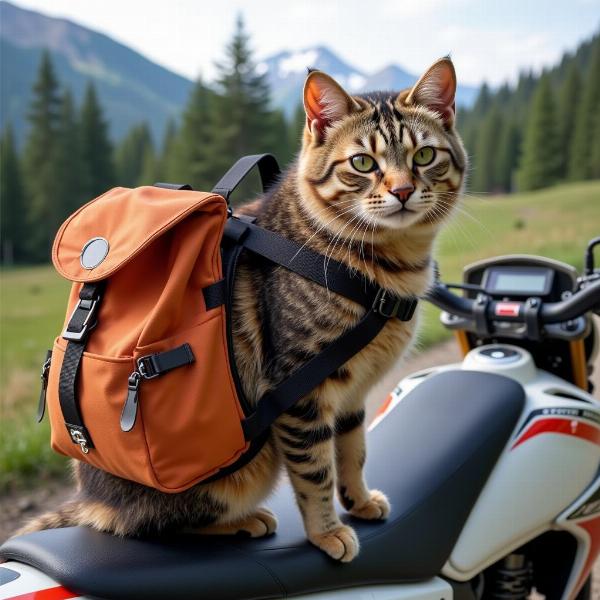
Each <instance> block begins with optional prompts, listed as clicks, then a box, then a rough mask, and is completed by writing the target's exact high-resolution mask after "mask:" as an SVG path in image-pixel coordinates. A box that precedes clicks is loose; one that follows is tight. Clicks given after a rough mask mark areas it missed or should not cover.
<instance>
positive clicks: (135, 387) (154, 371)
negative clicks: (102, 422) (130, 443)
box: [121, 344, 195, 431]
mask: <svg viewBox="0 0 600 600" xmlns="http://www.w3.org/2000/svg"><path fill="white" fill-rule="evenodd" d="M194 360H195V358H194V354H193V352H192V348H191V347H190V345H189V344H183V345H181V346H178V347H177V348H173V349H172V350H167V351H166V352H157V353H155V354H147V355H146V356H141V357H140V358H138V359H137V361H136V362H137V369H136V370H135V371H133V373H131V375H130V376H129V377H128V379H127V397H126V398H125V404H124V405H123V411H122V412H121V430H122V431H131V430H132V429H133V428H134V426H135V421H136V419H137V413H138V404H139V390H140V384H141V383H142V380H143V379H154V378H155V377H159V376H160V375H164V374H165V373H168V372H169V371H172V370H173V369H176V368H178V367H183V366H185V365H189V364H191V363H193V362H194Z"/></svg>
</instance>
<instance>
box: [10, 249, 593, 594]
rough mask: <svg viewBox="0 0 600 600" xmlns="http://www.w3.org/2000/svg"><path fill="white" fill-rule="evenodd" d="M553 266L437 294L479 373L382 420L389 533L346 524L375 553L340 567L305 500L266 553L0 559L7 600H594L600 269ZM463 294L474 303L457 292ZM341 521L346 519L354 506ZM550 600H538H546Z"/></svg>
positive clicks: (373, 436)
mask: <svg viewBox="0 0 600 600" xmlns="http://www.w3.org/2000/svg"><path fill="white" fill-rule="evenodd" d="M597 245H600V238H596V239H594V240H592V241H591V242H590V243H589V245H588V249H587V252H586V257H585V272H584V273H583V274H582V275H581V276H578V274H577V271H576V270H575V269H574V268H573V267H571V266H569V265H567V264H564V263H561V262H557V261H555V260H551V259H548V258H543V257H536V256H525V255H513V256H500V257H495V258H491V259H486V260H482V261H479V262H477V263H474V264H472V265H469V266H467V267H466V268H465V269H464V276H463V282H462V283H461V284H454V285H451V284H444V283H442V282H441V281H439V280H438V282H437V283H436V284H435V285H434V287H433V289H432V291H431V292H430V294H429V296H428V300H429V301H431V302H432V303H433V304H435V305H436V306H438V307H439V308H441V309H442V310H443V312H442V314H441V320H442V322H443V324H444V325H445V326H446V327H447V328H448V329H450V330H452V331H453V332H454V334H455V335H456V338H457V341H458V343H459V345H460V348H461V349H462V351H463V354H464V358H463V360H462V362H460V363H458V364H451V365H444V366H437V367H434V368H431V369H426V370H424V371H420V372H417V373H413V374H411V375H410V376H408V377H406V378H405V379H403V380H402V381H400V383H399V384H398V385H397V386H396V388H395V389H394V390H393V391H392V393H391V394H390V395H389V397H388V398H387V399H386V401H385V402H384V404H383V405H382V406H381V408H380V409H379V412H378V414H377V416H376V417H375V419H374V421H373V422H372V424H371V426H370V429H369V434H368V436H367V439H368V457H369V458H368V461H367V466H366V477H367V480H368V481H369V484H370V485H371V486H373V487H376V488H380V489H383V490H385V492H386V494H387V495H388V497H389V499H390V501H391V505H392V513H391V516H390V518H389V519H388V520H387V521H385V522H382V523H372V522H371V523H369V522H364V521H358V520H355V519H353V518H352V517H350V516H348V515H345V516H344V519H345V520H346V522H349V523H351V524H352V526H353V527H354V528H355V529H356V531H357V534H358V536H359V539H360V544H361V552H360V554H359V556H358V557H357V558H356V559H355V560H354V561H353V562H352V563H350V564H340V563H337V562H335V561H333V560H331V559H329V558H328V557H327V556H325V555H324V554H323V553H321V552H319V551H317V550H316V549H315V548H313V547H312V546H311V545H310V544H309V543H308V542H307V541H306V538H305V534H304V530H303V527H302V522H301V519H300V516H299V513H298V510H297V508H296V507H295V502H294V498H293V493H292V491H291V488H290V486H289V485H288V484H286V483H285V482H283V483H282V485H280V487H279V488H278V490H277V492H276V494H275V496H274V497H273V498H272V499H271V501H270V503H269V505H270V507H271V508H272V509H273V510H274V511H275V513H276V514H277V515H278V518H279V522H280V524H279V529H278V531H277V533H276V534H275V535H273V536H270V537H267V538H262V539H255V540H250V539H240V538H225V537H217V538H205V537H194V536H190V535H176V536H169V537H161V538H150V539H123V538H116V537H113V536H110V535H107V534H103V533H98V532H96V531H92V530H91V529H88V528H84V527H71V528H65V529H55V530H48V531H40V532H36V533H32V534H28V535H24V536H20V537H17V538H13V539H10V540H8V541H7V542H6V543H5V544H4V545H3V546H2V547H1V548H0V557H2V558H3V559H4V560H6V561H7V562H5V563H4V564H1V565H0V598H1V599H9V598H10V599H12V600H16V599H22V600H24V599H36V600H50V599H52V600H62V599H66V598H76V597H80V598H88V597H89V598H92V597H93V598H127V599H136V598H140V599H144V600H150V599H154V598H180V597H185V598H208V599H216V598H218V599H234V598H235V599H250V598H252V599H262V598H265V599H266V598H287V597H289V596H294V597H296V598H298V599H299V600H302V599H305V600H335V599H342V598H343V599H344V600H346V599H349V600H352V599H357V600H358V599H366V598H370V599H373V600H500V599H504V600H508V599H511V600H525V599H526V598H528V597H530V594H531V593H532V591H533V590H535V591H536V592H537V593H538V594H542V595H543V596H544V597H545V598H546V599H547V600H589V599H590V598H591V575H590V573H591V570H592V566H593V564H594V561H595V560H596V558H597V557H598V555H599V554H600V401H598V400H596V399H594V398H593V397H592V395H591V392H592V384H591V383H590V381H589V375H590V373H591V368H592V365H593V362H594V359H595V357H596V355H597V353H598V331H597V327H596V325H595V323H594V321H593V316H592V313H593V312H594V311H595V312H600V269H597V268H595V266H594V254H593V253H594V247H595V246H597ZM457 288H458V289H460V290H461V291H462V294H457V293H455V292H453V291H452V290H453V289H457ZM338 508H339V507H338ZM537 597H539V596H537Z"/></svg>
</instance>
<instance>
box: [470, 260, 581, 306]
mask: <svg viewBox="0 0 600 600" xmlns="http://www.w3.org/2000/svg"><path fill="white" fill-rule="evenodd" d="M463 281H464V282H465V283H467V284H471V285H474V286H476V287H478V288H479V289H481V290H482V291H484V292H485V293H486V294H488V295H489V296H491V297H492V298H496V299H515V300H520V301H523V300H525V299H526V298H529V297H533V296H535V297H538V298H542V299H543V300H544V301H546V302H557V301H559V300H560V299H561V297H562V294H563V293H564V292H566V291H569V292H573V291H574V290H575V289H576V286H577V270H576V269H575V268H574V267H572V266H570V265H568V264H566V263H562V262H559V261H556V260H553V259H549V258H546V257H542V256H530V255H524V254H520V255H508V256H495V257H491V258H486V259H484V260H480V261H478V262H476V263H472V264H470V265H468V266H467V267H465V269H464V273H463ZM466 294H467V296H468V297H471V298H475V296H476V295H477V292H475V291H471V290H469V291H467V292H466Z"/></svg>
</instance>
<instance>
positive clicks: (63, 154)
mask: <svg viewBox="0 0 600 600" xmlns="http://www.w3.org/2000/svg"><path fill="white" fill-rule="evenodd" d="M52 161H53V165H54V169H53V172H54V178H55V186H56V190H57V194H58V195H59V197H60V198H61V199H62V202H61V203H60V205H61V210H62V211H63V213H62V216H61V220H62V219H63V218H66V217H67V216H68V215H69V214H70V213H72V212H74V211H75V210H76V209H77V208H79V207H80V206H81V205H82V204H83V203H84V202H85V201H86V200H87V198H86V197H85V189H84V178H83V175H82V174H83V161H82V157H81V146H80V135H79V123H78V121H77V115H76V110H75V106H74V103H73V96H72V94H71V92H70V91H69V90H65V92H64V94H63V96H62V102H61V111H60V116H59V122H58V129H57V136H56V150H55V155H54V157H53V158H52Z"/></svg>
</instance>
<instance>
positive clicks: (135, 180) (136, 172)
mask: <svg viewBox="0 0 600 600" xmlns="http://www.w3.org/2000/svg"><path fill="white" fill-rule="evenodd" d="M148 152H150V153H151V154H152V155H154V145H153V143H152V134H151V133H150V128H149V127H148V124H147V123H140V124H139V125H135V126H133V127H132V128H131V129H130V130H129V132H128V133H127V135H126V136H125V137H124V138H123V140H122V141H121V143H120V144H119V146H118V148H117V150H116V152H115V167H116V173H117V182H118V184H119V185H122V186H125V187H135V186H136V185H138V184H139V181H140V178H141V175H142V171H143V169H144V161H145V160H146V155H147V154H148ZM153 183H154V182H153Z"/></svg>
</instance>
